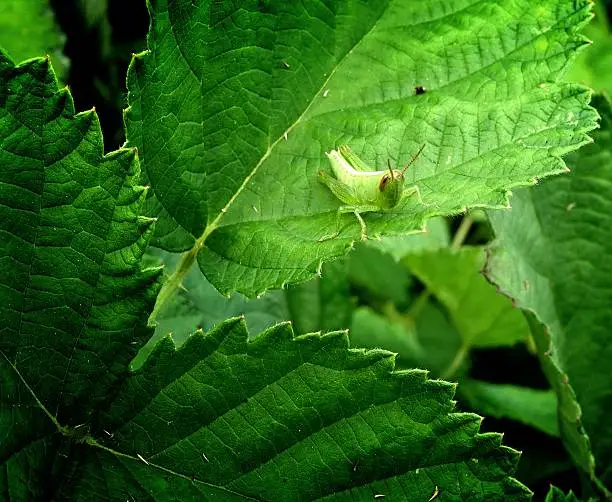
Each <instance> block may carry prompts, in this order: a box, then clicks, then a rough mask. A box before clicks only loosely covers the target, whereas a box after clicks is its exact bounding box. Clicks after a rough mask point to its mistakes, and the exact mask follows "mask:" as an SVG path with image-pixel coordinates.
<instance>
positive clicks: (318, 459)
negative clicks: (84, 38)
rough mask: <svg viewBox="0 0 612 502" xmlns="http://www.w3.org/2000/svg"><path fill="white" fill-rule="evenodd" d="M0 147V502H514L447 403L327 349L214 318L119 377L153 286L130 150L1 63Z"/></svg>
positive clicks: (332, 340) (139, 339) (50, 85)
mask: <svg viewBox="0 0 612 502" xmlns="http://www.w3.org/2000/svg"><path fill="white" fill-rule="evenodd" d="M0 145H1V147H0V182H1V183H0V232H2V242H3V246H2V249H1V252H2V254H1V255H0V257H1V259H2V263H3V266H2V267H0V332H1V333H2V336H1V337H0V381H1V382H2V385H1V386H0V467H1V468H0V493H1V494H2V496H3V499H6V500H33V501H34V500H58V501H63V500H70V501H81V500H84V501H87V500H91V501H99V500H158V501H172V500H215V501H218V500H221V501H225V500H247V499H250V500H253V499H257V500H262V499H263V500H270V501H274V500H278V501H286V500H297V499H300V500H314V499H316V498H322V497H326V498H328V499H334V500H371V499H372V498H373V497H375V496H377V495H385V496H387V497H388V498H389V499H391V500H394V499H395V500H402V499H405V498H406V497H407V496H409V497H412V496H414V497H416V498H417V499H419V500H426V499H429V498H431V496H432V495H433V494H436V493H438V494H444V495H445V496H446V497H448V498H454V499H469V500H490V499H491V498H492V499H502V498H510V499H512V500H528V498H529V495H530V492H529V491H528V490H527V489H526V488H525V487H524V486H523V485H521V484H520V483H519V482H517V481H516V480H515V479H513V478H512V477H511V473H512V471H513V469H514V468H515V464H516V461H517V458H518V452H516V451H514V450H511V449H510V448H507V447H504V446H502V445H501V435H499V434H492V433H487V434H481V433H479V432H478V431H479V426H480V422H481V418H480V417H479V416H477V415H474V414H467V413H455V412H454V411H453V407H454V403H453V401H452V397H453V392H454V386H453V385H452V384H450V383H447V382H442V381H438V380H428V379H427V378H426V375H425V372H423V371H418V370H411V371H394V359H395V356H394V355H393V354H391V353H389V352H386V351H381V350H376V351H364V350H350V349H349V348H348V339H347V335H346V333H344V332H335V333H331V334H328V335H324V336H321V335H306V336H301V337H297V338H294V337H293V332H292V330H291V328H290V325H289V324H279V325H276V326H275V327H273V328H271V329H270V330H268V331H266V332H264V333H262V334H261V335H259V336H258V337H256V338H254V339H253V340H250V341H249V340H248V335H247V331H246V326H245V322H244V320H243V319H230V320H228V321H226V322H224V323H222V324H220V325H219V326H218V327H216V328H215V329H213V330H212V331H211V332H210V333H209V334H207V335H204V334H202V333H201V332H200V333H196V334H194V335H193V336H191V337H190V338H189V339H188V340H187V342H186V343H185V344H184V345H183V347H182V348H181V349H180V350H178V351H177V350H176V349H175V346H174V344H173V342H172V340H171V339H170V338H169V337H166V338H163V339H162V340H161V341H160V342H159V343H158V344H157V345H156V346H155V349H154V350H153V352H152V353H151V355H150V357H149V358H148V359H147V360H146V362H145V364H144V365H143V367H142V368H141V369H140V370H138V371H136V372H130V371H129V362H130V360H131V359H132V358H133V357H134V355H135V353H136V351H137V350H138V349H139V348H140V347H141V346H142V344H143V343H144V342H145V340H146V339H147V338H148V337H149V336H150V335H151V329H150V328H148V327H147V326H146V323H147V317H148V314H149V312H150V311H151V310H152V308H153V301H154V299H155V295H156V293H157V290H158V281H159V277H160V270H159V269H152V268H149V269H143V268H142V257H143V254H144V249H145V247H146V245H147V243H148V240H149V238H150V237H151V234H152V221H151V220H150V219H149V218H142V217H140V216H139V210H140V203H141V199H142V198H143V197H144V195H145V190H144V189H143V188H142V187H139V186H136V185H135V184H134V180H135V179H136V178H137V177H138V174H139V173H138V164H137V162H136V160H135V153H134V151H133V150H119V151H117V152H113V153H111V154H109V155H106V156H104V155H103V153H102V152H103V145H102V137H101V134H100V128H99V125H98V122H97V119H96V116H95V114H94V113H93V112H87V113H82V114H77V115H75V114H74V109H73V103H72V99H71V97H70V94H69V93H68V91H67V90H66V89H61V90H58V89H57V83H56V79H55V76H54V74H53V72H52V71H50V69H49V62H48V60H47V59H37V60H31V61H29V62H26V63H24V64H22V65H20V66H17V67H15V66H14V65H13V63H12V62H11V61H10V60H9V59H8V57H7V56H6V55H5V54H4V53H3V52H1V51H0ZM407 494H409V495H407Z"/></svg>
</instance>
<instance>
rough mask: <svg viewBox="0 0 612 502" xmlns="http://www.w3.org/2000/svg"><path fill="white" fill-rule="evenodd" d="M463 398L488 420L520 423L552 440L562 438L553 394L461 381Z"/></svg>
mask: <svg viewBox="0 0 612 502" xmlns="http://www.w3.org/2000/svg"><path fill="white" fill-rule="evenodd" d="M459 388H460V394H461V396H462V397H463V398H465V399H466V400H467V402H468V403H469V404H470V406H471V407H472V408H473V409H474V410H476V411H478V412H479V413H482V414H483V415H486V416H492V417H495V418H509V419H511V420H517V421H518V422H522V423H524V424H526V425H530V426H531V427H535V428H536V429H538V430H540V431H542V432H545V433H546V434H549V435H551V436H558V435H559V427H558V426H557V398H556V395H555V393H554V392H553V391H550V390H539V389H530V388H528V387H520V386H517V385H503V384H494V383H489V382H483V381H481V380H471V379H467V380H462V381H461V385H460V386H459Z"/></svg>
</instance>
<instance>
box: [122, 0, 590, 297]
mask: <svg viewBox="0 0 612 502" xmlns="http://www.w3.org/2000/svg"><path fill="white" fill-rule="evenodd" d="M589 5H590V4H589V2H588V1H587V0H578V1H574V0H571V1H570V0H567V1H559V0H545V1H541V2H539V3H538V4H537V6H534V4H533V2H531V1H529V0H501V1H499V2H474V1H468V0H433V1H431V2H428V3H423V2H407V1H404V0H386V1H370V2H361V1H357V0H335V1H332V0H329V1H327V2H320V1H318V0H302V1H299V2H285V1H280V0H271V1H266V2H263V1H260V0H257V1H256V0H250V1H243V2H230V1H224V2H210V1H203V2H198V3H194V2H191V1H189V0H155V1H152V2H151V8H150V10H151V29H150V33H149V38H148V46H149V50H148V51H147V52H145V53H142V54H140V55H138V56H136V57H135V59H134V60H133V63H132V65H131V69H130V72H129V76H128V88H129V105H130V107H129V109H128V110H127V112H126V125H127V137H128V143H129V144H130V145H132V146H136V147H138V151H139V154H140V156H141V159H142V162H143V165H144V170H145V171H146V176H147V178H148V183H150V185H151V187H152V190H153V192H154V195H155V196H154V198H151V199H149V211H150V212H151V213H152V214H155V215H156V216H158V217H159V219H160V221H159V223H158V225H157V228H158V230H159V234H158V238H157V241H156V243H157V245H159V246H161V247H164V248H165V249H168V250H174V251H179V250H190V253H189V254H188V255H187V256H186V258H185V260H186V261H185V263H186V264H189V265H190V264H191V263H192V261H193V260H194V259H195V258H196V256H197V260H198V263H199V265H200V268H201V269H202V271H203V273H204V274H205V276H206V277H207V278H208V280H209V281H210V282H211V283H212V284H213V285H214V286H215V287H217V288H218V289H219V290H220V291H221V292H222V293H227V292H231V291H239V292H242V293H244V294H246V295H248V296H254V295H256V294H258V293H260V292H262V291H264V290H265V289H268V288H272V287H280V286H282V285H284V284H286V283H289V282H299V281H304V280H305V279H307V278H309V277H311V276H313V275H314V274H315V273H317V271H319V269H320V266H321V262H322V261H325V260H330V259H332V258H334V257H337V256H340V255H342V254H344V253H346V252H347V251H348V249H349V248H350V245H351V242H352V241H354V240H355V239H357V238H358V236H359V233H360V231H359V226H358V224H357V222H356V218H355V217H354V215H352V214H345V215H343V216H342V218H341V224H342V232H341V234H340V235H339V236H338V238H336V239H331V240H326V241H323V242H321V241H320V239H321V237H323V236H325V235H329V234H330V233H332V232H333V231H334V230H335V229H336V221H337V220H336V211H337V209H338V207H339V205H340V202H339V201H338V200H337V199H336V198H335V197H334V196H333V195H332V193H331V192H330V191H329V190H328V189H327V188H326V187H325V186H323V185H322V184H321V183H320V182H319V181H318V180H317V170H318V169H320V168H321V169H328V166H327V161H326V159H325V155H324V153H325V152H326V151H329V150H330V149H332V148H334V147H335V146H338V145H339V144H342V143H348V144H350V145H351V147H352V148H353V149H354V150H355V151H356V153H358V154H359V155H360V156H361V157H362V158H363V159H364V160H365V161H366V162H368V163H369V164H370V165H372V166H373V167H375V168H378V169H385V168H386V166H387V161H388V160H391V162H392V163H393V164H394V165H398V166H399V165H402V164H403V163H405V162H406V161H407V160H408V159H409V158H410V157H411V155H412V154H413V153H415V152H416V151H417V150H418V148H419V147H420V146H421V145H422V144H425V145H426V148H425V151H424V152H423V154H422V155H421V156H420V157H419V159H418V160H417V162H416V163H415V164H414V165H413V166H411V167H410V169H409V171H408V173H407V185H408V186H411V185H416V186H418V187H419V189H420V194H421V201H422V202H421V201H419V198H418V197H411V198H407V199H404V201H403V202H402V203H400V205H398V206H397V207H396V208H394V209H393V210H392V211H389V212H387V213H384V214H383V213H368V214H366V215H365V216H364V217H365V221H366V224H367V226H368V232H369V235H370V236H371V237H375V236H376V235H379V234H380V235H387V234H388V235H405V234H408V233H411V232H414V231H416V230H418V229H420V228H422V226H423V222H424V220H425V218H426V217H428V216H430V215H431V214H434V213H439V214H450V213H456V212H459V211H461V210H462V209H463V208H465V207H471V206H476V205H493V206H498V205H503V204H505V203H506V193H507V189H508V188H510V187H512V186H516V185H525V184H530V183H532V182H533V180H534V178H535V177H541V176H544V175H547V174H552V173H559V172H562V171H563V169H564V164H563V162H562V160H561V159H560V155H562V154H564V153H566V152H568V151H571V150H573V149H575V148H577V147H578V146H579V145H581V144H583V143H584V142H585V141H586V140H587V136H586V133H587V131H589V130H590V129H592V128H593V127H594V126H595V119H596V114H595V113H594V111H593V110H592V109H590V108H589V107H588V106H587V102H588V101H589V92H588V91H587V90H586V89H585V88H582V87H580V86H577V85H573V84H566V83H558V80H559V79H560V77H561V76H562V74H563V72H564V70H565V68H566V66H567V64H568V62H569V60H570V59H571V58H572V56H573V54H574V53H575V52H576V50H577V49H578V48H579V47H581V46H583V45H584V41H583V38H582V37H581V36H580V35H579V34H578V33H577V31H578V30H579V28H580V26H581V25H582V24H584V23H585V22H586V21H587V20H588V19H589V8H590V7H589ZM416 86H424V87H425V88H426V92H425V93H424V94H419V95H416V92H415V87H416ZM184 269H185V268H182V269H181V270H184ZM178 282H180V281H175V282H174V283H173V286H172V287H176V285H177V283H178Z"/></svg>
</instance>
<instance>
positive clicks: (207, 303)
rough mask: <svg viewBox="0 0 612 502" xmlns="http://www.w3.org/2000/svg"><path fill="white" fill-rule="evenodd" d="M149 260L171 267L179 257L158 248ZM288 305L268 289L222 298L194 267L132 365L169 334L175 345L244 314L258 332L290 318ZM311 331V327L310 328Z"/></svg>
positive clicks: (165, 308) (142, 358)
mask: <svg viewBox="0 0 612 502" xmlns="http://www.w3.org/2000/svg"><path fill="white" fill-rule="evenodd" d="M151 258H152V260H151V261H152V263H154V264H156V265H157V264H158V263H159V259H160V258H161V260H162V262H163V263H164V265H165V266H166V267H167V268H169V269H172V267H173V266H175V265H176V264H177V262H178V257H177V256H176V255H173V254H171V253H167V252H164V251H160V250H157V251H155V252H154V253H153V254H152V256H151ZM289 307H290V305H289V304H288V302H287V301H286V299H285V296H284V295H283V293H282V292H281V291H269V292H268V293H266V294H265V295H263V296H262V297H261V298H253V299H248V298H245V297H244V296H242V295H241V294H240V293H235V294H233V295H231V297H229V298H228V297H225V296H222V295H221V294H219V292H218V291H217V290H216V289H215V288H214V287H213V286H212V285H211V284H210V283H209V282H208V281H206V279H204V278H203V277H202V274H201V273H200V272H199V271H198V270H197V269H195V268H194V269H192V270H190V271H189V273H188V274H187V276H186V277H185V279H184V281H183V284H182V287H181V289H180V290H179V292H178V293H177V294H176V295H175V296H174V297H173V298H172V300H171V301H170V302H169V303H167V304H166V305H165V307H164V309H163V310H162V311H161V312H160V313H159V315H158V316H157V317H156V326H155V334H154V336H153V337H151V339H150V340H149V341H148V342H147V344H146V345H145V346H144V347H143V348H142V349H141V350H140V352H139V353H138V356H137V357H136V359H134V361H133V363H132V364H133V366H134V367H139V366H140V365H142V363H143V362H144V360H145V359H146V358H147V356H148V354H149V353H150V352H151V350H152V349H153V347H154V346H155V344H156V343H157V342H158V341H159V340H160V339H161V338H163V337H165V336H166V335H168V334H171V335H172V339H173V341H174V343H175V344H176V345H177V346H179V347H180V346H181V345H182V344H183V343H184V342H185V340H187V338H188V337H189V336H190V335H191V334H192V333H193V332H194V331H196V330H197V329H202V330H206V331H208V330H210V329H212V328H213V327H214V326H215V325H216V324H218V323H220V322H221V321H224V320H225V319H227V318H228V317H235V316H239V315H244V316H245V320H246V323H247V326H248V328H249V331H250V332H251V333H259V332H261V331H264V330H265V329H267V328H269V327H270V326H272V325H274V324H276V323H278V322H281V321H286V320H287V319H290V317H291V316H290V308H289ZM313 331H314V330H313Z"/></svg>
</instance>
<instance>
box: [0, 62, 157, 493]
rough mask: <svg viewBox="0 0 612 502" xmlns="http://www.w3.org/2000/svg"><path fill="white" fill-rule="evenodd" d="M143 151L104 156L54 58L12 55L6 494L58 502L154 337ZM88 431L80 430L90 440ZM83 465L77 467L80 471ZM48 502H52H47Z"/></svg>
mask: <svg viewBox="0 0 612 502" xmlns="http://www.w3.org/2000/svg"><path fill="white" fill-rule="evenodd" d="M134 157H135V153H134V151H133V150H120V151H117V152H114V153H112V154H110V155H108V156H103V145H102V136H101V133H100V126H99V124H98V121H97V117H96V115H95V113H93V112H86V113H81V114H78V115H75V114H74V107H73V102H72V98H71V96H70V94H69V93H68V91H67V90H66V89H61V90H58V89H57V82H56V81H55V75H54V74H53V72H52V71H50V69H49V61H48V60H47V59H36V60H31V61H30V62H28V63H25V64H23V65H21V66H14V64H13V63H12V61H11V60H10V59H8V58H7V56H6V55H5V54H4V53H2V52H1V51H0V236H1V237H0V242H2V247H1V260H2V266H1V267H0V381H1V382H2V385H1V386H0V389H1V390H0V459H1V460H0V462H1V465H2V469H0V487H2V489H1V490H0V492H1V493H3V496H5V497H7V498H10V499H15V500H29V499H42V498H47V497H46V496H44V490H45V489H48V486H49V482H48V476H49V473H50V472H51V471H52V469H53V468H56V467H57V468H58V469H61V468H62V465H63V463H64V460H63V458H62V457H57V456H56V455H57V450H58V447H59V445H60V444H62V443H64V442H65V441H69V440H68V438H74V437H75V436H79V435H82V434H83V433H84V431H86V430H87V428H88V427H89V425H90V424H91V421H92V420H94V419H95V417H94V410H95V409H96V407H98V406H100V405H101V404H102V403H104V402H105V401H107V400H108V399H109V396H110V395H111V394H112V389H113V388H114V387H115V386H116V385H117V382H118V381H119V380H120V379H121V378H123V377H124V376H125V375H126V374H127V371H128V364H129V362H130V360H131V359H132V357H134V355H135V353H136V351H137V350H138V348H139V344H143V343H144V342H145V341H146V340H147V339H148V338H149V337H150V336H151V330H149V329H148V328H146V319H147V317H148V312H149V310H150V309H151V308H152V305H153V302H154V301H155V296H156V291H157V287H156V279H157V277H158V275H159V273H158V272H157V271H155V270H148V271H141V269H140V265H139V260H140V257H141V256H142V254H143V252H144V248H145V247H146V245H147V242H148V239H149V238H150V236H151V234H152V227H151V220H150V219H149V218H142V217H141V216H139V213H138V211H139V206H140V203H141V199H142V198H144V189H143V188H142V187H138V186H135V185H134V184H133V178H134V177H137V176H138V164H137V162H136V161H135V158H134ZM77 429H79V430H78V431H77ZM66 463H67V464H69V461H68V460H66ZM47 499H48V498H47Z"/></svg>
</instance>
